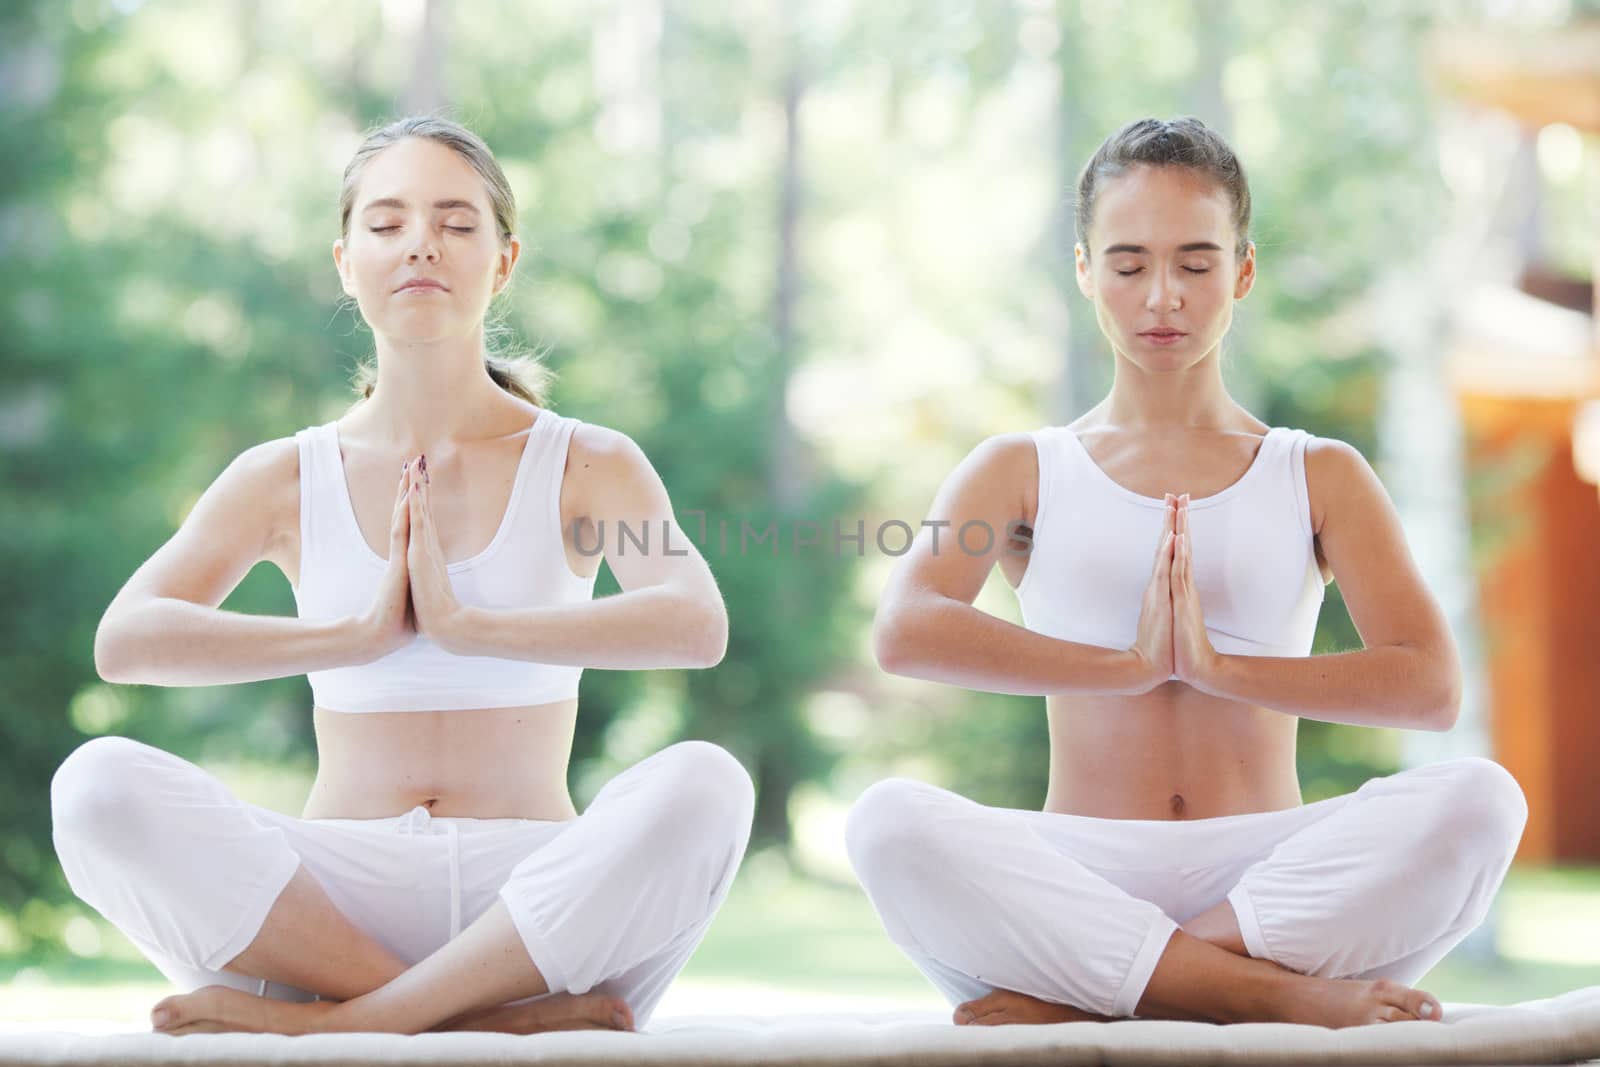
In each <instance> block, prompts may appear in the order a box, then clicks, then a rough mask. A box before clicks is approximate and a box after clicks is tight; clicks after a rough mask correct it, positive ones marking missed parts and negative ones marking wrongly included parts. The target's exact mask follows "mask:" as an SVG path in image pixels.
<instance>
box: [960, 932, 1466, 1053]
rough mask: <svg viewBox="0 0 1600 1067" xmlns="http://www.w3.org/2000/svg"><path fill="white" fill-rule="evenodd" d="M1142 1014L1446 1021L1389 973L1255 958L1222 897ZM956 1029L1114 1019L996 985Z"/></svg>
mask: <svg viewBox="0 0 1600 1067" xmlns="http://www.w3.org/2000/svg"><path fill="white" fill-rule="evenodd" d="M1137 1015H1138V1016H1139V1017H1140V1018H1143V1019H1177V1020H1183V1021H1188V1022H1263V1021H1277V1022H1305V1023H1311V1024H1313V1025H1317V1026H1329V1027H1339V1026H1359V1025H1363V1024H1366V1023H1376V1022H1400V1021H1405V1020H1424V1019H1426V1020H1434V1021H1439V1020H1442V1018H1443V1015H1444V1009H1443V1007H1442V1006H1441V1005H1440V1003H1439V1001H1438V1000H1437V998H1435V997H1433V996H1432V995H1431V994H1429V993H1425V992H1423V991H1422V990H1419V989H1412V988H1409V987H1407V986H1404V985H1401V984H1400V983H1398V982H1393V981H1390V980H1388V979H1386V978H1378V979H1374V980H1371V981H1363V980H1361V979H1354V978H1343V979H1327V978H1314V977H1310V976H1308V975H1303V974H1298V973H1296V972H1294V971H1291V970H1289V969H1287V968H1285V967H1281V966H1279V965H1278V964H1276V963H1273V962H1271V961H1269V960H1257V959H1251V958H1250V957H1249V953H1248V952H1247V951H1246V949H1245V945H1244V937H1243V934H1242V933H1241V932H1240V930H1239V922H1238V919H1237V918H1236V917H1235V916H1234V913H1233V908H1232V906H1231V905H1230V904H1229V903H1228V902H1227V901H1226V900H1224V901H1221V902H1219V903H1218V904H1217V905H1215V906H1214V907H1212V908H1210V909H1208V910H1206V911H1205V912H1202V913H1201V914H1199V915H1197V916H1195V917H1194V918H1193V919H1190V920H1189V921H1188V922H1187V923H1185V924H1184V925H1183V926H1182V927H1180V928H1179V929H1178V930H1177V931H1175V932H1174V933H1173V935H1172V939H1171V940H1170V941H1169V942H1168V943H1167V948H1166V951H1165V952H1164V953H1163V954H1162V956H1161V961H1160V962H1159V963H1158V964H1156V969H1155V971H1154V972H1153V973H1152V974H1151V976H1150V982H1149V984H1148V985H1147V986H1145V991H1144V995H1143V996H1142V997H1141V998H1140V1000H1139V1007H1138V1009H1137ZM954 1021H955V1023H956V1024H957V1025H958V1026H966V1025H976V1026H997V1025H1002V1024H1007V1023H1066V1022H1111V1021H1112V1019H1111V1017H1110V1016H1106V1015H1096V1014H1094V1013H1093V1012H1088V1011H1084V1010H1082V1009H1080V1008H1074V1007H1072V1006H1071V1005H1067V1004H1057V1003H1054V1002H1052V1001H1048V1000H1040V999H1038V998H1036V997H1031V996H1028V995H1027V994H1026V993H1017V992H1013V991H1012V990H1009V989H997V990H995V991H994V992H992V993H990V994H988V995H986V996H983V997H979V998H977V999H975V1000H970V1001H967V1002H966V1003H964V1004H961V1005H960V1006H959V1007H957V1008H956V1010H955V1015H954Z"/></svg>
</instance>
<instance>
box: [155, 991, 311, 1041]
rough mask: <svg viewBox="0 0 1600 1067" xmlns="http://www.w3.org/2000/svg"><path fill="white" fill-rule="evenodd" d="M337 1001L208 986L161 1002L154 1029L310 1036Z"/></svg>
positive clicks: (165, 1032) (165, 1031)
mask: <svg viewBox="0 0 1600 1067" xmlns="http://www.w3.org/2000/svg"><path fill="white" fill-rule="evenodd" d="M338 1006H339V1003H338V1002H337V1001H332V1000H313V1001H309V1002H306V1003H299V1002H296V1001H288V1000H272V999H270V998H268V997H261V996H257V995H256V994H254V993H246V992H244V991H243V990H239V989H232V988H230V987H228V986H222V985H208V986H205V987H203V988H201V989H196V990H195V991H194V992H193V993H180V994H177V995H176V996H170V997H167V998H165V999H164V1000H160V1001H157V1003H156V1006H155V1007H154V1008H152V1009H150V1024H151V1029H153V1030H154V1031H155V1032H156V1033H159V1034H173V1035H180V1034H223V1033H234V1032H238V1033H247V1034H309V1033H313V1032H315V1031H316V1029H317V1026H316V1024H317V1022H318V1020H320V1019H322V1018H323V1017H324V1016H326V1015H327V1014H328V1013H329V1012H330V1011H333V1010H334V1009H335V1008H337V1007H338Z"/></svg>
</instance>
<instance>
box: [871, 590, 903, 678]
mask: <svg viewBox="0 0 1600 1067" xmlns="http://www.w3.org/2000/svg"><path fill="white" fill-rule="evenodd" d="M911 647H912V643H911V641H909V640H908V639H907V634H906V627H905V623H904V617H903V613H902V612H900V611H898V610H896V609H895V608H893V607H890V606H888V605H884V606H881V607H879V608H878V612H877V614H876V615H875V616H873V619H872V658H873V659H875V660H877V661H878V669H879V670H882V671H885V672H887V673H889V674H906V673H908V672H909V668H910V664H909V656H908V653H909V652H910V651H911Z"/></svg>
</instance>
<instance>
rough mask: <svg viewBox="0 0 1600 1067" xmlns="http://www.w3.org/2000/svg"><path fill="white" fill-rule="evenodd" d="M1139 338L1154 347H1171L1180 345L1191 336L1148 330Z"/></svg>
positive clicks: (1171, 331) (1175, 332) (1172, 331)
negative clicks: (1179, 343) (1180, 342)
mask: <svg viewBox="0 0 1600 1067" xmlns="http://www.w3.org/2000/svg"><path fill="white" fill-rule="evenodd" d="M1139 336H1140V337H1143V338H1144V339H1145V340H1146V341H1149V342H1150V343H1151V344H1153V345H1171V344H1176V343H1178V342H1179V341H1181V340H1183V339H1184V338H1185V337H1188V336H1189V335H1188V334H1186V333H1179V332H1178V331H1176V330H1147V331H1145V332H1144V333H1141V334H1140V335H1139Z"/></svg>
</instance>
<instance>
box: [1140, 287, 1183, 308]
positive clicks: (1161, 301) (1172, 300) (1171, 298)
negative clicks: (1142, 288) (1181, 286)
mask: <svg viewBox="0 0 1600 1067" xmlns="http://www.w3.org/2000/svg"><path fill="white" fill-rule="evenodd" d="M1181 304H1182V300H1181V299H1180V298H1179V296H1178V287H1177V286H1175V285H1173V284H1172V283H1171V282H1163V281H1155V282H1152V283H1151V285H1150V291H1149V292H1148V293H1146V294H1145V299H1144V306H1145V307H1146V308H1147V309H1148V310H1150V311H1176V310H1178V308H1179V307H1180V306H1181Z"/></svg>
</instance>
